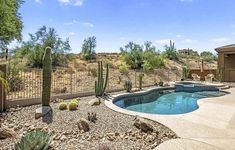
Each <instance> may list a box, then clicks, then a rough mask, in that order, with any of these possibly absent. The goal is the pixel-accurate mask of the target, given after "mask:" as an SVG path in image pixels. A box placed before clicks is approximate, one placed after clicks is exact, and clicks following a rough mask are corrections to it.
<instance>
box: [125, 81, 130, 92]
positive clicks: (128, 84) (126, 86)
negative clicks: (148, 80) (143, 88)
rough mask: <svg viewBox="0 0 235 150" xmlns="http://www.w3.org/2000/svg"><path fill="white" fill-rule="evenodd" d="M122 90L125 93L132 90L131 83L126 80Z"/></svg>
mask: <svg viewBox="0 0 235 150" xmlns="http://www.w3.org/2000/svg"><path fill="white" fill-rule="evenodd" d="M124 89H125V90H126V91H127V92H131V89H132V82H131V81H130V80H126V81H125V83H124Z"/></svg>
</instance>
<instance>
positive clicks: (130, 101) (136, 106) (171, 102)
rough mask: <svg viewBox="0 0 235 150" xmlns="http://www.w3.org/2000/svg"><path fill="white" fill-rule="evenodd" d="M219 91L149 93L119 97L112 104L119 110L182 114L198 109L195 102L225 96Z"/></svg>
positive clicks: (163, 91)
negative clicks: (119, 108)
mask: <svg viewBox="0 0 235 150" xmlns="http://www.w3.org/2000/svg"><path fill="white" fill-rule="evenodd" d="M225 94H226V93H225V92H220V91H200V92H175V90H162V91H151V92H149V93H146V94H142V95H132V96H126V97H120V98H117V99H115V100H114V101H113V103H114V104H115V105H116V106H118V107H121V108H124V109H127V110H131V111H137V112H144V113H149V114H165V115H170V114H183V113H188V112H192V111H194V110H196V109H198V107H199V106H198V104H197V101H198V100H200V99H202V98H207V97H218V96H223V95H225Z"/></svg>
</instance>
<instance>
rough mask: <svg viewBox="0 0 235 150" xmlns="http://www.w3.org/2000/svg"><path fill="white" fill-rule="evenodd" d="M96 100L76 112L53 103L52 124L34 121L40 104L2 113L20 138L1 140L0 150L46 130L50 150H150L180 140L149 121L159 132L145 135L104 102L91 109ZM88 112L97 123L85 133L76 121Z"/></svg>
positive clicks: (129, 118)
mask: <svg viewBox="0 0 235 150" xmlns="http://www.w3.org/2000/svg"><path fill="white" fill-rule="evenodd" d="M93 98H95V97H84V98H81V99H80V101H79V107H78V110H76V111H68V110H65V111H60V110H59V109H58V105H59V104H58V103H52V104H51V107H52V108H53V121H52V122H51V123H49V124H48V123H44V122H43V121H42V119H38V120H35V118H34V112H35V109H36V108H38V107H40V106H39V105H36V106H30V107H24V108H17V109H11V110H9V111H8V112H7V113H2V114H0V116H1V117H0V119H1V121H2V122H3V125H6V126H8V127H10V128H13V129H14V130H15V131H16V132H17V135H18V136H17V138H16V139H5V140H0V145H1V146H0V149H1V150H8V149H9V150H10V149H13V147H14V144H15V143H16V142H17V141H19V139H20V137H21V136H22V135H23V134H25V133H27V132H29V131H31V130H35V129H43V130H46V131H47V132H48V133H49V134H50V136H51V138H52V139H53V141H52V144H51V147H52V149H56V150H57V149H58V150H77V149H79V150H93V149H94V150H95V149H96V147H97V145H99V144H100V143H106V144H108V145H109V146H110V147H111V148H112V150H148V149H154V148H155V147H156V146H157V145H159V144H160V143H162V142H164V141H166V140H169V139H172V138H178V137H177V135H176V134H175V133H174V132H173V131H171V130H170V129H169V128H167V127H165V126H163V125H161V124H159V123H156V122H153V121H150V122H151V124H152V125H153V126H154V127H155V128H156V130H157V132H156V133H155V132H154V133H144V132H142V131H140V130H139V129H137V128H136V127H135V126H133V122H134V121H133V120H134V118H135V117H133V116H129V115H124V114H121V113H118V112H115V111H113V110H111V109H109V108H107V107H106V106H105V105H104V103H103V102H102V103H101V105H99V106H89V104H88V102H89V100H91V99H93ZM68 102H69V100H68ZM88 112H95V113H96V114H97V119H98V120H97V121H96V123H91V122H90V123H89V125H90V131H89V132H85V133H84V132H83V131H80V130H79V129H78V126H77V122H78V120H79V119H80V118H87V113H88ZM110 135H111V136H110ZM110 137H111V138H110Z"/></svg>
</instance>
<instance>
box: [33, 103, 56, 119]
mask: <svg viewBox="0 0 235 150" xmlns="http://www.w3.org/2000/svg"><path fill="white" fill-rule="evenodd" d="M51 111H52V109H51V107H50V106H42V107H40V108H37V109H36V111H35V119H39V118H41V117H43V116H45V115H46V114H48V113H49V112H51Z"/></svg>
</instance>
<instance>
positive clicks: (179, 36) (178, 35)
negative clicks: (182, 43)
mask: <svg viewBox="0 0 235 150" xmlns="http://www.w3.org/2000/svg"><path fill="white" fill-rule="evenodd" d="M176 37H177V38H182V37H185V36H184V35H182V34H177V35H176Z"/></svg>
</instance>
